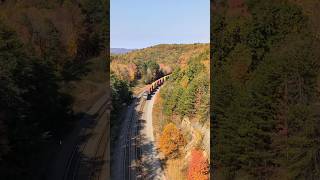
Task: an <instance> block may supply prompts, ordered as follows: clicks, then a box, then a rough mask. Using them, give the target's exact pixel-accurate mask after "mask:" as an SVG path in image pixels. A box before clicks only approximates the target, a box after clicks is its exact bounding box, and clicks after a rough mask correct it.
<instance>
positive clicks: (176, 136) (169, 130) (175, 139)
mask: <svg viewBox="0 0 320 180" xmlns="http://www.w3.org/2000/svg"><path fill="white" fill-rule="evenodd" d="M184 145H185V139H184V137H183V134H182V133H181V132H180V130H179V129H178V128H177V127H176V126H175V125H174V124H173V123H169V124H167V125H166V126H165V127H164V129H163V132H162V134H161V136H160V139H159V148H160V151H161V152H162V153H163V154H164V155H165V156H166V157H172V158H173V157H176V156H177V155H179V150H180V148H182V147H183V146H184Z"/></svg>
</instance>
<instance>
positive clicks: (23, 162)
mask: <svg viewBox="0 0 320 180" xmlns="http://www.w3.org/2000/svg"><path fill="white" fill-rule="evenodd" d="M104 5H105V4H104V1H102V0H101V1H100V0H80V1H72V0H71V1H70V0H65V1H64V0H56V1H42V0H21V1H15V0H13V1H6V0H5V1H1V2H0V84H1V85H0V179H42V175H43V174H44V173H45V170H46V169H45V168H47V167H46V166H47V165H48V164H49V163H48V162H51V161H50V157H49V156H50V153H52V152H51V151H53V150H54V147H55V145H57V144H58V143H59V140H61V139H62V137H63V136H64V135H65V134H66V133H68V132H70V131H71V130H72V128H73V122H74V121H75V120H77V118H76V116H75V113H74V110H76V111H77V112H83V111H85V109H86V108H87V107H80V105H75V104H74V102H79V98H80V96H82V95H81V93H83V92H84V91H86V89H84V88H82V87H83V86H84V84H95V83H97V84H101V83H106V82H105V81H106V77H102V76H103V75H102V74H104V71H105V70H106V69H105V65H106V63H105V57H102V55H103V51H104V49H105V44H103V43H104V42H105V39H106V34H105V33H103V31H104V30H105V29H106V27H105V26H104V25H105V24H106V23H107V22H105V21H106V18H105V10H104V9H103V8H104ZM104 19H105V20H104ZM103 66H104V68H103ZM91 71H94V73H92V74H90V72H91ZM89 74H90V75H89ZM93 76H95V77H93ZM87 87H88V86H87ZM89 87H90V86H89ZM92 87H93V86H92ZM97 87H98V86H96V84H95V85H94V87H93V88H97ZM79 88H82V90H81V89H79ZM90 88H91V87H90ZM90 88H89V89H90ZM99 88H100V86H99ZM101 89H105V88H100V90H101ZM95 90H97V89H95ZM88 98H89V97H88ZM80 104H81V103H80ZM51 158H52V157H51ZM42 161H43V162H42ZM44 161H46V162H44ZM41 174H42V175H41Z"/></svg>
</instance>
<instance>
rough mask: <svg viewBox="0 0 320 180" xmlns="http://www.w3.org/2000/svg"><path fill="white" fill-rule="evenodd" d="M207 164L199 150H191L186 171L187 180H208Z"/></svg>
mask: <svg viewBox="0 0 320 180" xmlns="http://www.w3.org/2000/svg"><path fill="white" fill-rule="evenodd" d="M208 179H209V163H208V160H207V159H206V158H205V157H204V155H203V152H202V151H201V150H196V149H194V150H192V152H191V160H190V163H189V169H188V180H208Z"/></svg>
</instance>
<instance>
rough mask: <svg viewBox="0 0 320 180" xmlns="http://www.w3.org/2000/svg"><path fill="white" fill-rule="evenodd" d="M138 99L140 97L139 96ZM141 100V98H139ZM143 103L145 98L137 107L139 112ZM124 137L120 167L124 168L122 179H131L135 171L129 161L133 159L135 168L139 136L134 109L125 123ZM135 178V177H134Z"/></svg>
mask: <svg viewBox="0 0 320 180" xmlns="http://www.w3.org/2000/svg"><path fill="white" fill-rule="evenodd" d="M139 100H140V97H139ZM140 102H141V100H140ZM144 105H145V100H142V102H141V104H140V107H139V111H138V113H139V112H142V111H143V108H144ZM126 132H127V133H126V137H125V139H126V140H125V144H123V145H124V146H125V148H124V151H123V157H125V158H124V159H123V163H122V169H123V170H124V174H123V179H126V180H127V179H128V180H130V179H132V177H135V174H136V171H134V170H132V167H131V162H133V161H135V162H136V163H135V166H136V167H135V168H136V169H137V165H138V164H137V160H138V156H139V152H138V151H139V148H138V146H137V145H138V144H139V140H138V138H137V137H138V136H139V123H138V122H137V121H136V111H135V110H133V111H132V113H131V117H130V122H129V123H128V124H127V126H126ZM132 139H134V143H133V144H132ZM134 179H135V178H134Z"/></svg>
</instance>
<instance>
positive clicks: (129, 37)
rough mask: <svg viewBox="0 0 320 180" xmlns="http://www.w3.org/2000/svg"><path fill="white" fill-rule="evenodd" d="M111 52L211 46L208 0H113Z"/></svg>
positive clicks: (111, 10) (111, 6) (111, 7)
mask: <svg viewBox="0 0 320 180" xmlns="http://www.w3.org/2000/svg"><path fill="white" fill-rule="evenodd" d="M110 3H111V5H110V43H111V48H131V49H132V48H133V49H134V48H144V47H149V46H152V45H156V44H173V43H176V44H186V43H197V42H200V43H208V42H209V41H210V1H209V0H111V1H110Z"/></svg>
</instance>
